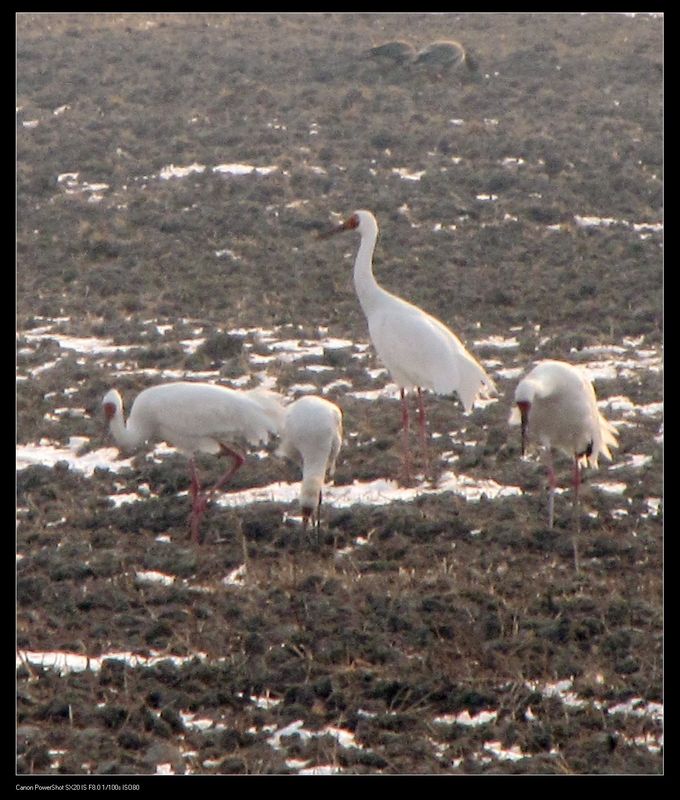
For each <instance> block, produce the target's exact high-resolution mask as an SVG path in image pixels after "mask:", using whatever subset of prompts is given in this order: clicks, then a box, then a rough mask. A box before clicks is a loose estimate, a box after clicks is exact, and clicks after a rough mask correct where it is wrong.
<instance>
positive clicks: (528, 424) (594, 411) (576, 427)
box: [510, 360, 617, 467]
mask: <svg viewBox="0 0 680 800" xmlns="http://www.w3.org/2000/svg"><path fill="white" fill-rule="evenodd" d="M515 402H516V403H517V404H518V406H517V408H515V409H514V410H513V413H512V415H511V418H510V421H511V423H512V424H515V425H517V424H520V423H521V422H522V417H523V416H524V419H525V422H524V429H525V438H526V439H533V440H534V441H536V442H538V443H539V444H541V445H543V446H544V447H547V448H551V447H552V448H555V449H557V450H560V451H562V452H563V453H565V454H566V455H568V456H570V457H572V458H573V457H577V458H578V459H579V460H580V461H582V462H585V463H586V464H587V465H588V466H593V467H597V465H598V457H599V456H600V455H602V456H604V457H605V458H606V459H608V460H609V461H611V459H612V455H611V452H610V450H609V448H610V447H616V446H617V438H616V437H617V431H616V428H615V427H614V426H613V425H612V424H611V423H610V422H608V421H607V420H606V419H605V418H604V417H603V416H602V414H601V413H600V410H599V409H598V407H597V399H596V397H595V389H594V388H593V384H592V382H591V381H590V379H589V378H588V376H587V375H586V374H585V373H584V372H583V371H582V370H581V369H579V368H578V367H574V366H572V365H571V364H567V363H565V362H564V361H551V360H547V361H541V362H540V363H539V364H538V365H537V366H536V367H534V369H532V370H531V372H529V373H528V374H527V375H526V376H525V377H524V378H523V379H522V380H521V381H520V382H519V384H518V385H517V389H516V390H515ZM523 406H524V409H525V410H524V411H523V410H522V407H523Z"/></svg>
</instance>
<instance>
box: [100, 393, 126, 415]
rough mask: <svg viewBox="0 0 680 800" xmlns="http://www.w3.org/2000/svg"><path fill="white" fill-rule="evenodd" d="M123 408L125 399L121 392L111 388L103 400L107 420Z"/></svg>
mask: <svg viewBox="0 0 680 800" xmlns="http://www.w3.org/2000/svg"><path fill="white" fill-rule="evenodd" d="M122 408H123V401H122V399H121V396H120V394H118V392H117V391H116V390H115V389H110V390H109V391H108V392H107V393H106V394H105V395H104V399H103V400H102V409H103V410H104V417H105V418H106V421H107V422H111V420H112V419H113V418H114V417H115V416H116V414H117V413H118V411H120V410H121V409H122Z"/></svg>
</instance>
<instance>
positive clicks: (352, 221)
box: [317, 214, 359, 239]
mask: <svg viewBox="0 0 680 800" xmlns="http://www.w3.org/2000/svg"><path fill="white" fill-rule="evenodd" d="M358 227H359V217H358V215H357V214H352V216H351V217H349V218H348V219H346V220H345V221H344V222H341V223H340V224H339V225H335V226H334V227H332V228H331V229H330V230H329V231H324V232H323V233H320V234H319V235H318V237H317V238H319V239H328V237H329V236H334V235H335V234H336V233H342V232H343V231H353V230H354V229H355V228H358Z"/></svg>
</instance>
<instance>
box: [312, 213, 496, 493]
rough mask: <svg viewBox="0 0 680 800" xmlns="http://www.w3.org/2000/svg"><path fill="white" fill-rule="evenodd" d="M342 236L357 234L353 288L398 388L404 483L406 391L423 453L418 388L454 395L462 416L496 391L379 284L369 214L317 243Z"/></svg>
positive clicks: (451, 337) (431, 323) (453, 344)
mask: <svg viewBox="0 0 680 800" xmlns="http://www.w3.org/2000/svg"><path fill="white" fill-rule="evenodd" d="M343 231H357V233H359V235H360V236H361V243H360V245H359V251H358V253H357V256H356V260H355V262H354V287H355V289H356V293H357V296H358V298H359V303H360V304H361V308H362V309H363V312H364V314H365V315H366V319H367V320H368V329H369V332H370V335H371V340H372V342H373V345H374V347H375V349H376V351H377V353H378V356H379V358H380V360H381V361H382V362H383V364H384V365H385V366H386V367H387V369H388V371H389V372H390V374H391V375H392V378H393V379H394V381H395V382H396V383H397V384H398V385H399V389H400V394H401V405H402V425H403V429H404V461H405V473H406V475H405V477H406V481H407V482H408V481H409V480H410V463H409V452H408V429H409V414H408V404H407V402H406V391H407V390H408V389H413V388H415V389H416V390H417V392H418V406H419V422H420V439H421V446H422V447H423V450H425V407H424V404H423V396H422V389H429V390H431V391H434V392H435V393H436V394H451V393H452V392H456V393H457V394H458V397H459V398H460V401H461V403H462V404H463V408H464V409H465V411H466V412H467V411H470V410H471V408H472V406H473V404H474V402H475V400H476V399H477V398H478V397H479V396H480V395H481V394H484V393H486V394H488V393H493V392H495V390H496V387H495V386H494V383H493V381H492V380H491V378H490V377H489V376H488V375H487V374H486V372H485V371H484V369H483V368H482V367H481V366H480V364H478V363H477V361H476V360H475V359H474V358H473V357H472V356H471V355H470V353H468V351H467V350H466V349H465V347H464V346H463V344H462V343H461V341H460V340H459V339H458V337H457V336H456V335H455V334H454V333H453V332H452V331H450V330H449V329H448V328H447V327H446V326H445V325H444V324H443V323H441V322H440V321H439V320H438V319H435V318H434V317H432V316H431V315H430V314H428V313H426V312H425V311H423V310H422V309H420V308H418V307H417V306H414V305H413V304H412V303H409V302H407V301H406V300H403V299H402V298H400V297H397V296H396V295H394V294H392V293H391V292H388V291H386V290H385V289H383V288H382V287H381V286H379V285H378V282H377V281H376V279H375V277H374V275H373V266H372V261H373V251H374V249H375V243H376V240H377V238H378V223H377V222H376V219H375V217H374V216H373V214H372V213H371V212H370V211H355V212H354V213H353V214H352V215H351V216H350V217H349V218H348V219H347V220H346V221H345V222H343V223H342V224H341V225H340V226H338V227H335V228H332V229H331V230H330V231H328V232H327V233H324V234H321V238H326V237H328V236H332V235H333V234H336V233H342V232H343Z"/></svg>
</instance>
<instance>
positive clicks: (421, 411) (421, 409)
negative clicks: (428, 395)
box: [418, 386, 430, 478]
mask: <svg viewBox="0 0 680 800" xmlns="http://www.w3.org/2000/svg"><path fill="white" fill-rule="evenodd" d="M418 422H419V423H420V449H421V451H422V454H423V471H424V473H425V477H426V478H427V477H428V475H429V474H430V453H429V450H428V446H427V428H426V421H425V402H424V400H423V392H422V390H421V388H420V386H419V387H418Z"/></svg>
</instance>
